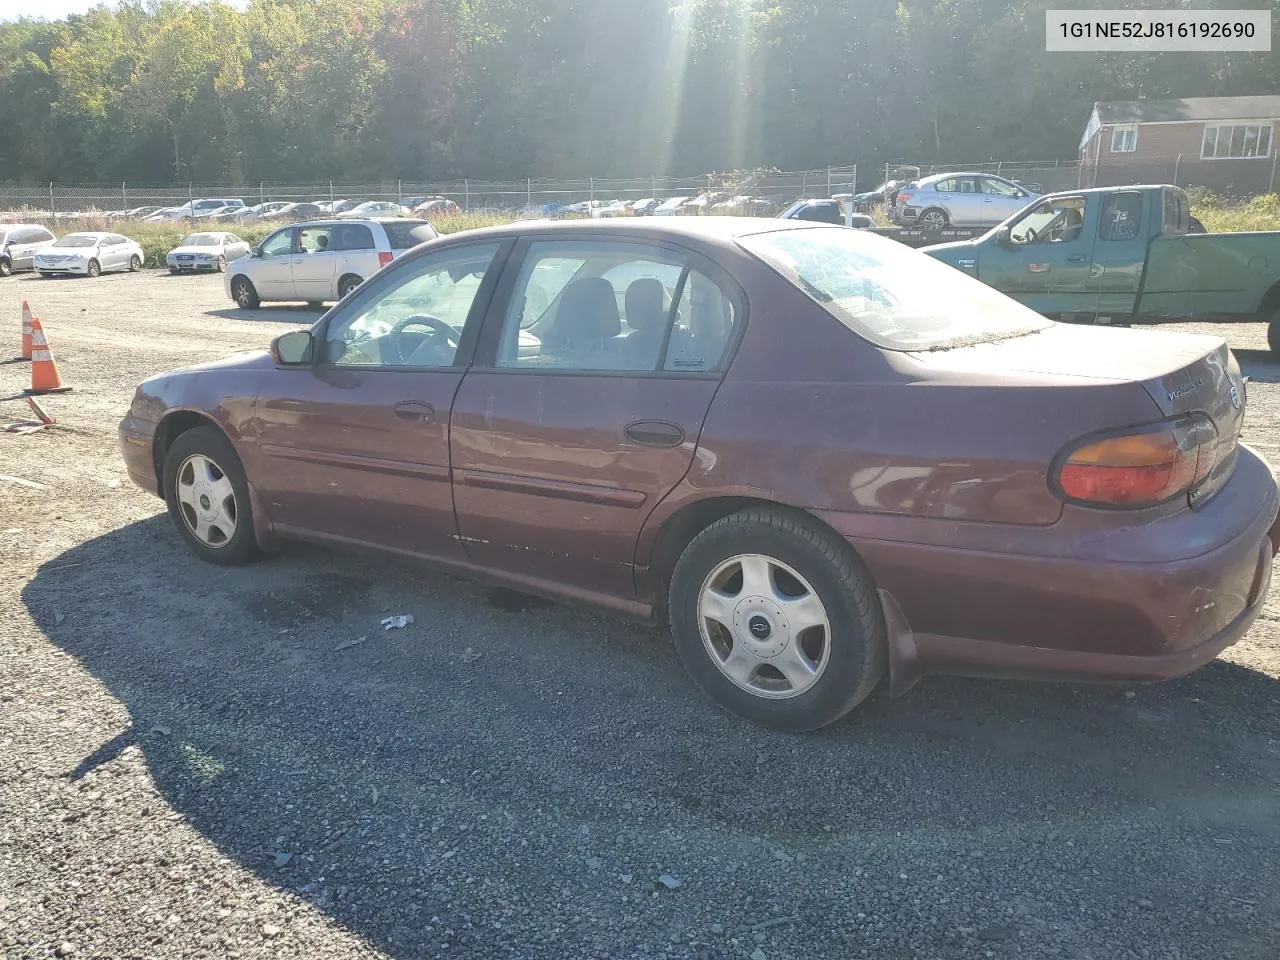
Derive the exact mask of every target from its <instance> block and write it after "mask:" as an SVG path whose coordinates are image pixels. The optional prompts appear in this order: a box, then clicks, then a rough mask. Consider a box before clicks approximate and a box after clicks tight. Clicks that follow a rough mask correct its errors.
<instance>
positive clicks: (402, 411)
mask: <svg viewBox="0 0 1280 960" xmlns="http://www.w3.org/2000/svg"><path fill="white" fill-rule="evenodd" d="M394 409H395V412H396V416H397V417H399V418H400V419H401V420H413V421H415V422H417V423H431V422H432V421H433V420H435V418H436V408H435V407H433V406H432V405H431V404H429V403H423V402H422V401H421V400H405V401H402V402H401V403H397V404H396V405H395V408H394Z"/></svg>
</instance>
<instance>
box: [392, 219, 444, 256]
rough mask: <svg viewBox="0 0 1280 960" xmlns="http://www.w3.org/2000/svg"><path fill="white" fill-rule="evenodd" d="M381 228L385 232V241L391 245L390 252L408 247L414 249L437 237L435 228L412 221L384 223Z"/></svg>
mask: <svg viewBox="0 0 1280 960" xmlns="http://www.w3.org/2000/svg"><path fill="white" fill-rule="evenodd" d="M383 227H384V228H385V229H386V231H387V240H388V241H389V242H390V243H391V249H392V250H408V249H409V248H410V247H416V246H417V245H418V244H420V243H426V242H427V241H428V240H434V239H435V238H436V237H438V236H439V234H438V233H436V228H435V227H433V226H431V224H429V223H421V222H415V221H413V220H406V221H404V222H403V223H384V224H383Z"/></svg>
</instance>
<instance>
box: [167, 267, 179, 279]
mask: <svg viewBox="0 0 1280 960" xmlns="http://www.w3.org/2000/svg"><path fill="white" fill-rule="evenodd" d="M177 275H178V268H177V267H170V268H169V276H171V277H176V276H177Z"/></svg>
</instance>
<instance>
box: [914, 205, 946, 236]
mask: <svg viewBox="0 0 1280 960" xmlns="http://www.w3.org/2000/svg"><path fill="white" fill-rule="evenodd" d="M949 222H950V221H949V220H948V219H947V214H946V211H945V210H939V209H938V208H937V207H930V208H929V209H928V210H926V211H925V212H924V213H922V214H920V217H919V219H918V220H917V221H916V223H918V224H919V225H920V229H921V230H925V231H928V232H929V233H937V232H938V231H939V230H945V229H947V224H948V223H949Z"/></svg>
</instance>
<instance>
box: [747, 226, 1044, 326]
mask: <svg viewBox="0 0 1280 960" xmlns="http://www.w3.org/2000/svg"><path fill="white" fill-rule="evenodd" d="M738 242H739V243H740V244H741V245H742V246H743V247H745V248H746V249H747V250H748V251H749V252H750V253H752V254H754V255H755V256H757V257H759V258H760V259H761V260H763V261H764V262H765V263H767V264H769V266H771V267H773V268H774V269H775V270H777V271H778V272H779V273H780V274H782V275H783V276H784V277H786V278H787V279H788V280H790V281H791V282H792V283H794V284H795V285H796V286H797V287H799V288H800V289H801V290H803V291H804V292H805V293H807V294H808V295H809V296H810V297H812V298H813V299H814V300H816V301H817V302H818V303H820V304H822V306H823V307H825V308H826V309H827V311H828V312H829V313H830V314H831V315H832V316H833V317H835V318H836V319H837V320H839V321H840V322H841V323H843V324H844V325H845V326H846V327H848V328H849V329H850V330H852V331H853V332H854V333H857V334H859V335H860V336H862V337H865V338H866V339H868V340H870V341H871V342H872V343H874V344H877V345H878V346H881V347H886V348H888V349H890V350H940V349H945V348H948V347H958V346H966V345H969V344H974V343H983V342H986V341H988V340H1000V339H1003V338H1005V337H1015V336H1022V335H1024V334H1028V333H1034V332H1035V331H1037V330H1043V329H1045V328H1046V327H1048V326H1050V322H1049V321H1048V320H1046V319H1045V318H1044V317H1042V316H1040V314H1038V313H1036V312H1034V311H1033V310H1031V309H1029V308H1027V307H1024V306H1023V305H1022V304H1020V303H1018V302H1017V301H1016V300H1013V299H1010V298H1009V297H1006V296H1005V295H1004V294H1002V293H998V292H996V291H995V290H993V289H992V288H991V287H988V286H987V285H986V284H984V283H981V282H980V281H978V280H975V279H974V278H972V277H969V276H966V275H965V274H963V273H961V272H960V271H959V270H957V269H956V268H955V267H951V266H948V265H947V264H945V263H942V262H941V261H939V260H935V259H933V257H930V256H929V255H928V254H924V253H920V252H919V251H917V250H912V249H911V248H910V247H907V246H904V245H903V244H900V243H898V242H897V241H896V240H889V239H887V238H885V237H878V236H875V235H874V234H867V233H865V232H863V231H860V230H848V229H846V228H844V227H814V228H811V229H807V230H779V231H776V232H772V233H759V234H755V235H752V236H745V237H742V238H740V239H739V241H738Z"/></svg>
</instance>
